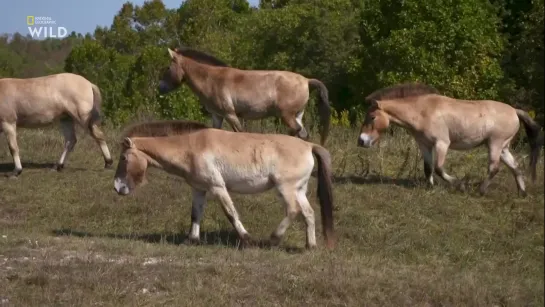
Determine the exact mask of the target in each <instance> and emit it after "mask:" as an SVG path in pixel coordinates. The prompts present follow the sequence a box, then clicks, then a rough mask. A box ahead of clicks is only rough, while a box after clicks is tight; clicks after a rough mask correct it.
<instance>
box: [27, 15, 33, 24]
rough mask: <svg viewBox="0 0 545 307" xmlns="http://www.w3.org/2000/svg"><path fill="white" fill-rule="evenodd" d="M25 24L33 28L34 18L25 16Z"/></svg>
mask: <svg viewBox="0 0 545 307" xmlns="http://www.w3.org/2000/svg"><path fill="white" fill-rule="evenodd" d="M26 24H27V25H29V26H33V25H34V16H27V17H26Z"/></svg>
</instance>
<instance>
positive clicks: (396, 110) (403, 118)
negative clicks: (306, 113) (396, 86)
mask: <svg viewBox="0 0 545 307" xmlns="http://www.w3.org/2000/svg"><path fill="white" fill-rule="evenodd" d="M381 109H383V110H384V112H386V113H387V114H388V115H389V116H390V122H392V123H393V124H395V125H397V126H400V127H402V128H406V129H409V130H415V129H416V126H417V124H418V123H417V122H415V121H418V117H419V116H420V115H419V114H416V113H415V112H414V111H413V110H412V109H413V108H411V107H409V106H408V105H407V104H406V103H405V102H400V101H395V100H385V101H382V102H381Z"/></svg>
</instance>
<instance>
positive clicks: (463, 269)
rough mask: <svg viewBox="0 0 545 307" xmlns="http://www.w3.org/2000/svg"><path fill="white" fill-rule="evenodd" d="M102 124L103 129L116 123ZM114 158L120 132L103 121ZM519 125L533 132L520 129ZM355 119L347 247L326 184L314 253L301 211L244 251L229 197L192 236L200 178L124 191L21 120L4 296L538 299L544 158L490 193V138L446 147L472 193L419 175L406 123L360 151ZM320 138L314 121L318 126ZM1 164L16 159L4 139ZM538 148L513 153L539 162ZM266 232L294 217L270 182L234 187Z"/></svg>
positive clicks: (345, 163) (28, 301) (36, 300)
mask: <svg viewBox="0 0 545 307" xmlns="http://www.w3.org/2000/svg"><path fill="white" fill-rule="evenodd" d="M105 130H106V129H105ZM106 131H107V132H108V131H110V132H109V133H108V135H109V136H108V140H109V146H110V148H111V149H112V151H113V154H114V158H115V166H117V160H118V156H117V155H118V146H117V141H118V140H117V139H116V137H117V133H116V132H112V131H111V130H106ZM521 133H522V134H524V132H522V131H521ZM357 134H358V133H357V131H356V130H346V129H340V128H337V129H335V130H333V131H332V134H331V137H330V139H329V144H328V148H329V149H330V151H331V154H332V156H333V159H334V161H333V163H334V169H335V186H334V193H335V206H336V211H335V212H334V214H335V216H334V218H335V227H336V233H337V237H338V244H337V248H336V249H335V250H334V251H332V252H329V251H327V250H325V249H324V248H323V245H324V244H323V240H322V236H321V226H320V215H319V212H320V210H319V209H318V205H317V199H316V180H315V179H314V178H312V180H311V182H310V187H309V190H310V192H309V193H310V197H309V200H310V201H311V203H312V205H313V207H314V208H315V210H316V219H317V223H316V225H317V236H318V244H319V247H318V249H316V250H314V251H305V250H304V248H303V247H304V245H305V232H304V223H303V221H302V218H301V217H300V218H299V219H298V220H297V221H296V222H295V223H294V224H293V225H292V226H291V227H290V228H289V229H288V232H287V234H286V237H285V240H284V241H283V242H282V244H281V246H280V247H278V248H272V249H271V248H250V249H243V250H240V249H237V248H236V247H235V246H236V244H237V242H236V235H235V233H234V230H233V229H232V227H231V225H230V224H229V222H228V220H227V218H226V217H225V216H224V214H223V212H222V211H221V208H220V206H219V204H218V203H217V202H216V201H214V200H210V201H209V202H208V206H207V208H206V211H205V215H204V219H203V224H202V227H201V231H202V234H201V236H202V238H203V239H204V244H202V245H200V246H190V245H185V244H183V243H182V242H183V240H184V237H185V233H186V232H187V230H188V229H189V223H190V203H191V199H190V189H189V188H188V186H187V185H186V184H185V183H184V182H183V181H182V180H181V179H180V178H175V177H173V176H170V175H167V174H165V173H163V172H161V171H158V170H152V171H150V172H149V173H148V180H149V183H148V184H147V185H146V186H144V187H142V188H141V189H140V190H139V191H137V192H136V194H134V195H131V196H128V197H120V196H118V195H117V194H116V193H115V191H114V190H113V175H114V171H115V170H104V169H103V160H102V158H101V156H100V152H99V149H98V147H97V146H96V145H95V143H94V142H93V141H92V139H91V138H90V137H89V136H84V135H83V134H82V132H81V131H80V132H79V133H78V136H79V143H78V144H77V146H76V149H75V151H74V152H73V153H72V155H71V156H69V157H68V161H67V164H66V167H65V169H64V171H63V172H61V173H57V172H54V171H50V170H49V168H51V167H52V163H53V162H55V161H56V160H57V159H58V157H59V155H60V153H61V151H62V139H61V136H60V133H59V132H58V131H57V130H53V131H41V130H20V132H19V146H20V148H21V156H22V160H23V167H24V170H23V173H22V175H21V176H20V177H19V178H18V179H14V180H8V179H6V178H3V177H1V178H0V235H1V237H0V306H59V305H71V306H72V305H73V306H91V305H97V306H119V305H125V306H164V305H176V306H542V305H543V304H544V292H543V287H544V277H543V276H544V262H543V257H544V245H543V242H544V236H543V232H544V230H543V227H544V200H543V199H544V194H543V193H544V192H543V187H544V183H543V159H541V160H540V162H539V171H538V181H537V182H536V183H535V184H532V183H531V182H529V180H527V183H528V193H529V196H528V197H527V198H521V197H519V196H518V195H517V190H516V186H515V182H514V178H513V177H512V175H511V173H510V172H509V170H508V169H507V168H506V167H505V166H502V168H501V171H500V173H499V174H498V175H497V177H496V178H495V180H494V181H493V184H492V185H491V186H490V189H489V194H488V195H486V196H485V197H481V196H479V194H478V192H477V184H478V183H479V182H480V181H481V180H482V179H483V178H484V176H485V174H486V169H487V164H486V160H487V153H486V151H485V150H484V148H483V149H479V150H477V151H472V152H467V153H460V152H454V151H450V152H449V154H448V157H447V166H446V167H447V168H446V169H447V170H448V171H449V172H450V173H451V174H453V175H456V176H458V177H465V179H466V180H467V181H468V182H469V187H470V188H469V189H468V191H467V192H464V193H462V192H459V191H457V190H455V189H453V188H450V187H447V186H446V185H445V184H444V183H443V182H442V181H441V180H440V179H438V178H436V179H437V180H436V181H437V182H439V186H436V187H435V188H433V189H429V188H427V187H426V186H425V185H424V183H423V179H422V178H423V171H422V162H421V160H420V157H419V154H418V152H417V149H416V148H417V147H416V144H415V143H414V141H413V140H412V139H409V138H408V137H407V136H406V135H405V134H402V133H398V134H397V135H395V136H394V137H389V136H385V138H384V140H383V141H382V142H381V146H380V147H377V148H373V149H361V148H356V136H357ZM313 137H314V139H315V140H316V139H317V135H316V133H314V134H313ZM0 148H1V150H0V163H1V164H0V171H1V172H4V173H7V172H9V171H11V170H12V168H13V164H12V160H11V156H10V155H9V150H8V147H7V144H6V141H5V138H4V137H3V136H1V138H0ZM526 153H527V147H526V146H524V147H521V148H517V159H518V160H519V161H521V160H522V161H523V162H526V161H527V157H526V156H527V154H526ZM233 200H234V202H235V206H236V207H237V209H238V210H239V213H240V214H241V218H242V222H243V223H244V225H245V226H246V228H247V229H248V231H250V234H252V235H253V236H254V237H257V238H268V236H269V234H270V233H271V231H272V230H273V229H274V228H275V227H276V226H277V224H278V223H279V222H280V220H281V218H282V217H283V209H282V206H281V205H280V203H279V202H278V199H277V198H276V195H275V193H274V192H273V191H270V192H268V193H265V194H262V195H254V196H252V195H247V196H246V195H233Z"/></svg>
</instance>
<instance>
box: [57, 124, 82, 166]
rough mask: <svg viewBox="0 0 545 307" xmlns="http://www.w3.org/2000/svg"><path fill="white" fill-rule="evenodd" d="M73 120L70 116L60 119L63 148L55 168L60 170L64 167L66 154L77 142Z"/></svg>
mask: <svg viewBox="0 0 545 307" xmlns="http://www.w3.org/2000/svg"><path fill="white" fill-rule="evenodd" d="M74 124H75V123H74V120H73V119H72V118H66V119H62V120H61V132H62V134H63V136H64V150H63V152H62V154H61V157H60V159H59V161H58V162H57V165H56V167H55V168H56V170H57V171H61V170H62V169H63V168H64V161H65V160H66V157H67V156H68V153H70V152H72V150H74V146H76V143H77V142H78V140H77V138H76V127H75V126H74Z"/></svg>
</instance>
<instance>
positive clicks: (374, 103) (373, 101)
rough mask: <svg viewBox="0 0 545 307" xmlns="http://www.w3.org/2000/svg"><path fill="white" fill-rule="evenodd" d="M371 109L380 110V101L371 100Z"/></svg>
mask: <svg viewBox="0 0 545 307" xmlns="http://www.w3.org/2000/svg"><path fill="white" fill-rule="evenodd" d="M369 108H370V109H380V106H379V105H378V101H377V100H376V99H370V100H369Z"/></svg>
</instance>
